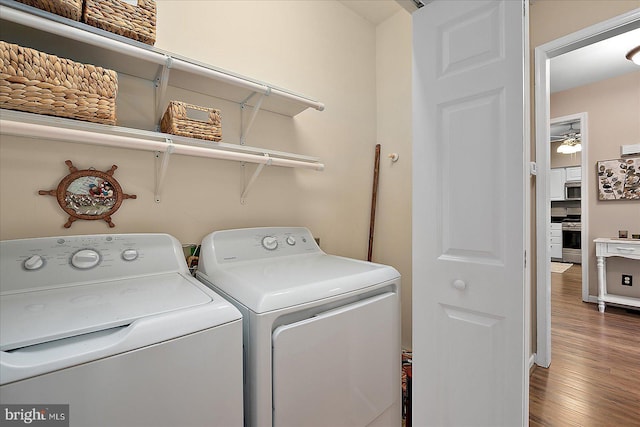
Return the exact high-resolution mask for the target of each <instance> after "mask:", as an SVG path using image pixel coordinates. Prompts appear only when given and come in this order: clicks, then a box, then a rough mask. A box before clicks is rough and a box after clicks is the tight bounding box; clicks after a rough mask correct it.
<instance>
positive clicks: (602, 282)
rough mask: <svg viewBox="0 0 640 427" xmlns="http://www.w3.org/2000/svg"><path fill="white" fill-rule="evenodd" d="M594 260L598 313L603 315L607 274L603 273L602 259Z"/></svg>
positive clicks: (600, 257)
mask: <svg viewBox="0 0 640 427" xmlns="http://www.w3.org/2000/svg"><path fill="white" fill-rule="evenodd" d="M596 259H597V264H598V310H599V311H600V313H604V307H605V304H604V293H605V290H606V287H607V286H606V280H607V276H606V274H607V273H606V271H605V265H604V257H602V256H599V257H596Z"/></svg>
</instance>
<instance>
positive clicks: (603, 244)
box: [594, 238, 640, 313]
mask: <svg viewBox="0 0 640 427" xmlns="http://www.w3.org/2000/svg"><path fill="white" fill-rule="evenodd" d="M594 242H595V244H596V259H597V262H598V310H600V312H601V313H604V308H605V303H607V302H611V303H615V304H622V305H630V306H633V307H640V298H633V297H625V296H620V295H612V294H609V293H607V264H606V259H607V258H608V257H612V256H617V257H622V258H629V259H635V260H640V240H636V239H606V238H600V239H595V240H594Z"/></svg>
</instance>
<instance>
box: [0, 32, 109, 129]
mask: <svg viewBox="0 0 640 427" xmlns="http://www.w3.org/2000/svg"><path fill="white" fill-rule="evenodd" d="M0 61H1V63H0V107H1V108H7V109H10V110H20V111H27V112H30V113H37V114H47V115H52V116H59V117H68V118H72V119H78V120H85V121H89V122H95V123H102V124H109V125H114V124H115V123H116V94H117V92H118V74H117V73H116V72H115V71H112V70H108V69H105V68H101V67H96V66H93V65H88V64H81V63H78V62H74V61H71V60H69V59H64V58H59V57H57V56H55V55H49V54H46V53H42V52H39V51H37V50H35V49H30V48H26V47H21V46H18V45H15V44H10V43H6V42H4V41H0Z"/></svg>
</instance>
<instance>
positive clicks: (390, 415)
mask: <svg viewBox="0 0 640 427" xmlns="http://www.w3.org/2000/svg"><path fill="white" fill-rule="evenodd" d="M399 318H400V310H399V304H398V295H397V294H395V293H391V292H389V293H385V294H381V295H378V296H375V297H371V298H368V299H366V300H363V301H359V302H356V303H353V304H349V305H347V306H344V307H340V308H338V309H335V310H330V311H327V312H324V313H322V314H320V315H318V316H315V317H313V318H310V319H305V320H303V321H300V322H297V323H293V324H289V325H284V326H280V327H278V328H277V329H276V330H275V331H274V332H273V337H272V339H273V408H274V409H273V425H274V426H275V427H285V426H291V427H294V426H295V427H299V426H337V425H340V426H368V425H377V424H379V425H386V426H393V425H398V426H399V425H400V423H401V400H400V399H401V398H400V389H401V383H400V370H401V362H400V356H401V350H400V323H399Z"/></svg>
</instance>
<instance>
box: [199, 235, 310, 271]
mask: <svg viewBox="0 0 640 427" xmlns="http://www.w3.org/2000/svg"><path fill="white" fill-rule="evenodd" d="M202 245H203V247H205V246H206V247H207V251H209V250H211V251H213V253H215V260H216V262H217V263H219V264H222V263H227V262H237V261H250V260H259V259H265V258H273V257H281V256H289V255H298V254H308V253H322V251H321V250H320V247H319V246H318V245H317V244H316V241H315V240H314V238H313V235H312V234H311V232H310V231H309V230H308V229H307V228H304V227H261V228H243V229H238V230H223V231H216V232H213V233H211V234H209V235H208V236H206V237H205V238H204V240H203V242H202Z"/></svg>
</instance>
